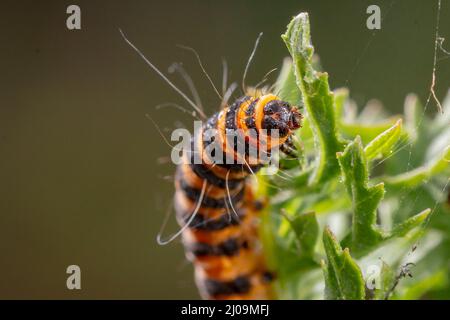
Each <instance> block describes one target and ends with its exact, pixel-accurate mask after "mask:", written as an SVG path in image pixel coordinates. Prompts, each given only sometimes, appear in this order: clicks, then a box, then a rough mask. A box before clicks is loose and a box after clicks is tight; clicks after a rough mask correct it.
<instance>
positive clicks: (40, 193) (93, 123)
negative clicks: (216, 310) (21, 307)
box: [0, 0, 450, 299]
mask: <svg viewBox="0 0 450 320" xmlns="http://www.w3.org/2000/svg"><path fill="white" fill-rule="evenodd" d="M70 4H77V5H79V6H80V7H81V19H82V29H81V30H77V31H69V30H68V29H67V28H66V18H67V14H66V8H67V6H68V5H70ZM370 4H378V5H379V6H380V7H381V10H382V11H381V12H382V18H383V19H384V20H383V23H382V29H381V30H380V31H376V32H375V33H374V32H373V31H370V30H367V28H366V26H365V25H366V18H367V14H366V8H367V6H368V5H370ZM436 9H437V1H429V0H426V1H425V0H415V1H412V0H397V1H359V0H354V1H348V0H347V1H339V3H337V2H336V1H317V0H314V1H302V0H295V1H170V0H166V1H71V2H68V1H39V2H38V1H22V0H19V1H10V2H8V1H2V9H1V11H0V39H1V50H0V81H1V83H0V298H13V299H15V298H44V299H47V298H63V299H66V298H86V299H93V298H95V299H100V298H124V299H128V298H137V299H151V298H153V299H168V298H197V297H198V295H197V292H196V289H195V287H194V283H193V277H192V268H191V266H190V265H189V264H188V263H187V262H186V261H185V259H184V255H183V250H182V247H181V245H180V243H179V242H177V241H176V242H173V243H172V244H170V245H167V246H163V247H161V246H159V245H157V244H156V241H155V238H156V235H157V233H158V230H159V228H160V226H161V224H162V222H163V218H164V214H165V212H166V210H167V209H168V208H169V206H170V202H171V199H172V194H173V186H172V182H171V181H170V180H169V179H167V177H168V176H169V177H170V175H171V174H172V173H173V170H174V167H173V165H172V164H170V163H166V164H164V163H162V162H163V161H160V160H161V158H164V157H168V156H170V151H171V150H170V147H169V146H168V145H166V144H165V143H164V142H163V140H162V138H161V136H160V135H159V133H158V131H157V130H156V129H155V127H154V126H153V125H152V123H151V122H150V121H149V120H148V119H147V118H146V116H145V115H146V114H147V113H148V114H150V115H151V117H152V118H153V119H155V121H156V122H157V123H158V125H159V126H160V127H161V129H162V130H164V131H165V133H166V135H167V136H170V135H169V134H170V130H172V129H174V128H175V127H177V126H180V125H184V126H186V127H188V128H191V126H192V118H189V116H187V115H186V114H183V113H182V112H178V111H176V110H175V109H161V110H156V109H155V108H154V106H155V105H157V104H160V103H164V102H177V103H182V102H183V101H182V100H181V99H180V98H179V97H178V96H177V95H176V94H175V93H174V91H173V90H172V89H171V88H169V87H168V86H167V84H166V83H164V82H163V81H162V80H161V79H160V78H158V77H157V76H156V75H155V73H154V72H152V71H150V70H149V69H148V68H147V67H146V66H145V64H144V63H143V61H142V60H141V59H140V58H139V57H138V56H137V55H136V54H135V53H134V52H132V51H131V50H130V48H129V47H128V46H127V45H126V44H125V43H124V41H123V39H122V38H121V37H120V34H119V32H118V28H119V27H120V28H122V29H123V30H124V31H125V32H126V33H127V35H128V37H129V38H130V39H131V40H132V41H133V42H135V44H136V45H137V46H138V47H139V48H140V49H141V50H142V51H143V52H144V53H145V54H146V55H147V57H148V58H149V59H151V61H153V62H154V63H155V64H156V65H157V66H159V67H160V68H161V69H162V70H164V71H167V67H168V66H169V65H170V64H171V63H172V62H174V61H177V62H183V63H184V66H185V68H186V69H187V70H188V72H189V73H190V75H191V76H192V77H193V79H194V81H195V83H196V85H197V87H198V89H199V91H200V94H201V96H202V98H203V101H204V104H205V105H207V106H208V112H209V113H212V112H213V111H215V110H217V108H218V100H217V98H216V96H215V95H214V92H213V91H212V89H211V87H210V86H209V85H208V83H207V81H206V80H205V78H204V76H203V75H202V74H201V71H200V69H199V67H198V65H197V63H196V61H195V59H194V57H193V56H192V54H190V53H189V52H186V51H183V50H181V49H179V48H177V47H176V45H177V44H184V45H188V46H191V47H193V48H195V49H196V50H197V51H198V52H199V54H200V55H201V58H202V60H203V63H204V64H205V66H206V67H207V69H208V71H209V72H210V74H211V75H212V78H213V80H214V81H215V82H216V83H220V81H221V77H222V71H221V59H222V57H224V58H226V60H227V61H228V64H229V66H230V69H231V76H230V77H231V80H234V81H239V80H240V79H241V75H242V72H243V69H244V66H245V63H246V61H247V58H248V56H249V53H250V51H251V48H252V46H253V43H254V41H255V39H256V36H257V35H258V33H259V32H261V31H262V32H264V37H263V39H262V43H261V46H260V48H259V50H258V51H257V53H256V57H255V60H254V63H253V65H252V67H251V70H250V73H249V77H248V83H256V82H258V81H259V80H260V79H261V77H262V76H263V75H264V74H265V73H266V72H267V71H268V70H270V69H272V68H273V67H277V66H280V64H281V61H282V59H283V57H285V56H286V55H287V50H286V49H285V47H284V44H283V43H282V41H281V40H280V34H281V33H282V32H284V30H285V26H286V24H287V23H288V22H289V20H290V18H291V16H293V15H295V14H297V13H299V12H300V11H308V12H309V13H310V19H311V23H312V36H313V42H314V45H315V47H316V51H317V52H318V53H319V54H320V57H321V61H322V65H323V68H324V69H325V70H326V71H328V72H329V74H330V82H331V86H332V87H333V88H336V87H341V86H348V87H350V89H351V94H352V97H353V98H354V99H355V100H356V101H357V102H358V103H359V105H361V104H364V103H365V102H367V101H368V100H370V99H372V98H378V99H380V100H381V101H382V102H383V103H384V104H385V106H386V107H387V108H388V110H389V111H390V112H392V113H396V112H401V111H402V107H403V100H404V97H405V95H406V94H407V93H409V92H416V93H418V94H419V95H420V97H421V98H422V100H425V99H426V97H427V95H428V93H429V87H430V81H431V73H432V65H433V52H434V51H433V50H434V32H435V31H434V28H435V24H436V13H437V11H436ZM440 34H441V36H442V37H447V38H450V3H449V2H448V1H443V3H442V11H441V25H440ZM446 45H447V46H446ZM444 47H447V49H448V48H449V45H448V44H446V43H444ZM439 56H442V54H440V55H439ZM172 78H174V77H172ZM175 79H176V82H177V83H178V84H179V85H180V86H181V87H182V88H184V85H183V83H182V82H181V81H178V80H179V78H178V79H177V78H176V77H175ZM449 83H450V59H444V60H442V61H440V62H439V64H438V69H437V86H436V89H437V95H438V97H439V98H440V99H442V98H443V95H444V93H445V92H446V91H447V89H448V86H449ZM429 111H430V112H431V113H433V112H436V107H435V105H434V104H432V103H431V104H430V106H429ZM169 209H170V208H169ZM168 228H169V230H168V231H167V232H166V234H167V233H170V232H174V231H176V230H177V226H176V224H175V223H174V222H173V219H172V223H171V224H170V225H169V227H168ZM71 264H76V265H79V266H80V267H81V270H82V290H80V291H76V290H74V291H69V290H67V289H66V278H67V274H66V273H65V271H66V267H67V266H68V265H71Z"/></svg>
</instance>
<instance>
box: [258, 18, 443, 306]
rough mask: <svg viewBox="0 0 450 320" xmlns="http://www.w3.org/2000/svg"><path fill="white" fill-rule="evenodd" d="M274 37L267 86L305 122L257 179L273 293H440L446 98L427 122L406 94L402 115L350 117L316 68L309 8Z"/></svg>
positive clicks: (373, 112) (345, 99) (341, 95)
mask: <svg viewBox="0 0 450 320" xmlns="http://www.w3.org/2000/svg"><path fill="white" fill-rule="evenodd" d="M282 39H283V41H284V42H285V43H286V46H287V48H288V50H289V53H290V56H291V58H289V59H286V61H285V62H284V65H283V68H282V71H281V73H280V75H279V78H278V80H277V88H276V92H280V94H279V95H280V97H281V98H282V99H283V100H285V101H288V102H289V103H291V104H292V105H300V106H303V113H304V116H305V118H304V122H303V127H302V128H301V129H300V130H299V131H298V134H297V138H298V139H297V141H298V143H297V144H298V145H297V147H298V159H289V158H283V159H281V167H280V168H281V169H280V171H279V172H278V174H277V175H274V176H267V175H259V176H258V179H259V180H260V181H259V182H260V183H259V190H258V192H259V194H260V195H263V196H266V197H268V198H270V199H271V200H270V205H269V207H268V208H267V209H266V211H265V212H264V214H263V218H262V224H261V234H262V239H263V244H264V250H265V252H266V256H267V260H268V264H269V266H270V267H271V268H272V269H273V270H274V271H276V273H277V280H276V282H275V284H274V287H275V292H276V295H277V298H279V299H418V298H423V297H429V298H447V299H448V298H450V282H449V274H450V219H449V218H450V209H449V204H448V198H447V197H448V196H447V193H448V188H447V185H448V181H449V176H450V166H449V159H450V146H449V141H450V126H449V123H450V94H449V95H448V96H447V98H446V100H445V101H444V103H443V105H444V112H443V113H442V114H441V113H439V114H437V115H436V116H435V117H434V118H433V119H431V118H428V117H427V116H426V115H425V112H424V109H423V107H422V105H421V103H420V102H419V100H418V98H417V97H416V96H415V95H409V96H408V97H407V98H406V102H405V107H404V108H405V114H404V116H403V117H400V116H398V117H388V118H386V117H384V113H383V112H380V110H378V108H375V107H374V105H371V104H369V105H367V106H366V107H365V108H364V109H363V110H362V112H360V113H359V114H358V113H357V111H356V107H355V103H354V102H353V101H352V100H351V99H350V98H349V92H348V90H347V89H338V90H335V91H331V90H330V88H329V84H328V74H327V73H325V72H321V71H319V69H320V67H319V65H318V63H317V59H316V56H315V55H314V47H313V45H312V43H311V34H310V25H309V18H308V14H307V13H301V14H299V15H298V16H296V17H295V18H293V20H292V21H291V22H290V23H289V25H288V27H287V31H286V33H285V34H283V35H282Z"/></svg>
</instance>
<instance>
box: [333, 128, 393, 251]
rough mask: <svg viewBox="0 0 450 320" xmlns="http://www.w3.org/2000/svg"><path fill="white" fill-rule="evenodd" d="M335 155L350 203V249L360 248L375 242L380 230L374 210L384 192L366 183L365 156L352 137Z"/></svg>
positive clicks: (382, 189)
mask: <svg viewBox="0 0 450 320" xmlns="http://www.w3.org/2000/svg"><path fill="white" fill-rule="evenodd" d="M337 158H338V161H339V164H340V166H341V170H342V175H343V178H344V182H345V185H346V187H347V191H348V193H349V194H350V196H351V198H352V203H353V221H352V231H351V232H352V233H351V235H352V236H351V244H352V249H353V250H355V251H356V252H360V251H362V250H363V249H367V248H369V247H372V246H374V245H376V244H377V243H379V242H380V241H381V239H382V238H383V235H382V232H381V231H380V230H379V228H378V227H377V226H376V210H377V207H378V204H379V203H380V201H381V199H383V196H384V185H383V183H379V184H377V185H375V186H369V185H368V182H369V179H368V169H367V160H366V158H365V155H364V151H363V148H362V144H361V139H359V137H356V139H355V141H353V142H351V143H350V144H349V145H348V146H347V147H346V148H345V150H344V152H343V153H338V154H337Z"/></svg>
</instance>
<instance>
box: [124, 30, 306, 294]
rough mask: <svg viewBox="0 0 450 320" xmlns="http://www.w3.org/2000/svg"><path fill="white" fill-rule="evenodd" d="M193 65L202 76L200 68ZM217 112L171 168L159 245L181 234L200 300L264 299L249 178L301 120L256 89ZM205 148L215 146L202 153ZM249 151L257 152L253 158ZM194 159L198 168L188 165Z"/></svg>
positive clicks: (287, 144)
mask: <svg viewBox="0 0 450 320" xmlns="http://www.w3.org/2000/svg"><path fill="white" fill-rule="evenodd" d="M119 31H120V33H121V35H122V37H123V38H124V40H125V41H126V42H127V43H128V45H130V46H131V47H132V48H133V49H134V50H135V51H136V52H137V53H138V54H139V55H140V56H141V57H142V58H143V59H144V60H145V62H146V63H147V65H148V66H150V67H151V68H152V69H153V70H154V71H155V72H156V73H157V74H158V75H159V76H160V77H162V78H163V79H164V80H165V81H166V82H167V83H168V84H169V85H170V86H171V87H172V88H173V89H174V90H175V91H176V92H177V93H178V94H180V95H181V96H182V97H183V98H184V99H185V100H186V102H188V103H189V104H190V105H191V106H192V107H193V108H194V109H195V110H196V111H198V112H199V114H200V115H202V116H203V115H204V114H203V110H202V109H201V108H199V107H198V105H199V103H194V102H193V101H191V100H190V99H189V98H188V97H187V96H186V95H185V94H184V93H183V92H182V91H181V90H180V89H178V88H177V87H176V86H175V85H174V84H173V83H172V82H171V81H170V80H169V79H168V78H167V77H166V76H165V75H164V74H163V73H162V72H161V71H160V70H159V69H158V68H156V67H155V66H154V65H153V64H152V63H151V62H150V61H149V60H148V59H147V58H146V57H145V56H144V55H143V54H142V53H141V52H140V51H139V49H138V48H137V47H136V46H134V44H132V43H131V42H130V41H129V40H128V39H127V38H126V36H125V35H124V34H123V32H122V31H121V30H120V29H119ZM261 35H262V34H260V36H259V37H258V39H257V41H256V44H255V47H254V49H253V52H252V54H251V56H250V59H249V61H248V63H247V66H246V69H245V72H244V76H243V80H242V86H243V89H244V92H245V85H244V83H245V75H246V72H247V68H248V66H249V63H250V61H251V59H252V57H253V55H254V53H255V50H256V47H257V45H258V41H259V38H260V37H261ZM197 58H198V55H197ZM199 62H200V61H199ZM200 66H201V67H202V70H203V72H204V73H206V71H205V70H204V68H203V65H202V64H201V62H200ZM206 75H207V74H206ZM183 76H184V77H187V75H186V74H184V75H183ZM207 77H208V79H209V80H210V77H209V76H208V75H207ZM210 81H211V80H210ZM213 86H214V85H213ZM231 87H232V86H230V88H231ZM214 89H215V91H216V92H218V91H217V89H216V88H215V87H214ZM225 96H226V94H225V95H224V97H225ZM223 100H228V98H227V99H223ZM222 106H223V109H222V110H220V111H219V112H217V113H215V114H214V115H212V116H211V117H210V118H208V119H206V121H204V122H203V124H202V127H201V130H199V132H197V133H196V134H194V136H193V137H191V140H190V148H188V150H187V152H185V153H184V154H183V156H184V161H183V163H181V164H179V165H178V166H177V168H176V173H175V195H174V207H175V212H176V219H177V221H178V223H179V225H180V226H181V229H180V231H179V232H178V233H176V234H175V235H174V236H172V237H171V239H170V240H169V241H166V242H164V243H168V242H170V241H171V240H173V239H174V238H175V237H176V236H178V235H179V234H181V236H182V242H183V245H184V248H185V254H186V257H187V259H188V260H190V261H191V262H192V263H193V265H194V274H195V281H196V284H197V287H198V289H199V292H200V295H201V296H202V298H205V299H252V300H262V299H270V298H271V297H272V293H271V290H270V283H271V281H272V280H273V278H274V275H273V274H272V273H271V272H270V271H269V270H268V268H267V267H266V265H265V261H264V257H263V253H262V248H261V244H260V241H259V238H258V225H257V224H258V215H259V213H260V212H261V210H262V209H263V207H264V205H265V204H264V202H263V201H260V200H257V199H255V196H254V193H253V189H252V183H251V181H250V179H249V177H250V175H252V174H255V173H256V172H257V171H258V170H259V169H261V168H262V167H263V166H265V165H266V161H265V160H266V159H263V158H264V157H261V155H262V153H260V151H261V150H263V151H264V152H265V153H266V155H269V156H270V154H271V152H272V151H273V150H274V149H277V148H279V150H281V151H282V152H284V153H286V154H288V155H292V156H295V153H294V154H293V151H294V150H295V146H294V145H293V143H292V140H291V137H292V133H293V132H294V131H295V130H296V129H298V128H300V126H301V120H302V114H301V113H300V112H299V110H298V108H297V107H293V106H291V105H290V104H289V103H287V102H285V101H282V99H280V98H279V97H277V96H276V95H274V94H271V93H266V92H265V93H263V92H262V91H260V90H253V91H252V92H251V93H250V91H248V92H247V94H246V95H244V96H243V97H241V98H239V99H237V100H236V101H235V102H234V103H232V104H231V105H230V106H228V105H227V103H226V101H222ZM205 118H206V117H205ZM210 130H213V131H216V132H218V134H217V136H215V137H214V138H213V139H211V137H210V136H209V135H208V134H207V132H209V131H210ZM229 131H239V132H240V133H241V138H243V139H241V143H240V144H241V147H242V148H239V147H238V145H239V142H238V143H236V141H235V139H234V138H233V142H232V143H229V139H228V132H229ZM217 140H218V141H217ZM238 140H239V139H238ZM212 142H215V143H216V146H217V145H218V146H219V147H218V148H216V149H214V151H213V152H206V150H207V149H208V147H209V146H210V144H212ZM251 150H257V151H258V152H257V154H256V156H255V154H254V153H252V152H251ZM196 155H197V156H198V155H200V160H201V161H200V162H198V161H195V159H194V158H195V156H196ZM217 158H219V159H220V160H221V161H217ZM228 159H232V161H231V162H230V161H228ZM239 160H240V161H239ZM160 243H162V242H160Z"/></svg>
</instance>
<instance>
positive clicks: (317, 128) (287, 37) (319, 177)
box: [282, 13, 343, 184]
mask: <svg viewBox="0 0 450 320" xmlns="http://www.w3.org/2000/svg"><path fill="white" fill-rule="evenodd" d="M282 39H283V40H284V42H285V44H286V46H287V48H288V50H289V52H290V54H291V56H292V60H293V63H294V72H295V76H296V82H297V85H298V87H299V88H300V91H301V93H302V96H303V103H304V105H305V109H306V113H307V114H306V116H307V118H308V120H309V122H310V124H311V128H312V129H313V131H314V133H315V137H316V138H317V139H316V144H317V149H318V156H317V163H316V166H315V169H314V172H313V174H312V175H311V177H310V184H316V183H319V182H321V181H326V180H328V179H330V178H332V177H334V176H336V175H337V174H338V172H339V165H338V163H337V161H336V157H335V154H336V152H338V151H339V150H342V148H343V143H342V142H341V141H340V140H339V139H338V137H337V134H336V123H335V116H334V98H333V94H332V92H331V91H330V89H329V85H328V75H327V74H326V73H322V72H317V71H316V70H314V68H313V59H312V57H313V53H314V48H313V46H312V45H311V37H310V26H309V18H308V14H307V13H300V14H299V15H297V16H296V17H295V18H294V19H292V21H291V22H290V23H289V25H288V27H287V30H286V33H285V34H284V35H282Z"/></svg>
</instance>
